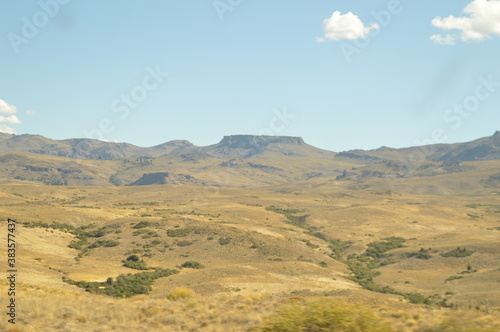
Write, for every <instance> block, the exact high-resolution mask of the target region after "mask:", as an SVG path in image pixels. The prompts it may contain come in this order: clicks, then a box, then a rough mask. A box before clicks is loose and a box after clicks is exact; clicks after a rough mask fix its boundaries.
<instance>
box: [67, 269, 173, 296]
mask: <svg viewBox="0 0 500 332" xmlns="http://www.w3.org/2000/svg"><path fill="white" fill-rule="evenodd" d="M176 273H179V271H177V270H170V269H156V270H155V271H154V272H141V273H136V274H130V273H129V274H127V275H125V274H121V275H119V276H118V277H117V278H116V280H113V279H112V278H108V279H107V280H106V281H105V282H87V281H74V280H71V279H68V278H66V277H63V278H62V280H63V281H64V282H66V283H68V284H70V285H75V286H78V287H80V288H84V289H85V290H86V291H87V292H90V293H94V294H104V295H108V296H113V297H131V296H134V295H137V294H149V292H151V289H152V287H151V285H152V284H153V282H154V281H155V280H156V279H159V278H163V277H167V276H170V275H172V274H176Z"/></svg>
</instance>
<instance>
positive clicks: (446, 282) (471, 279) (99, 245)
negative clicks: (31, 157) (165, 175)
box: [0, 179, 500, 332]
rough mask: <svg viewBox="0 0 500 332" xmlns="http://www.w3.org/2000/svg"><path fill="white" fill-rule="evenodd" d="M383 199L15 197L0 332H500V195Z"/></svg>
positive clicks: (32, 193) (40, 191)
mask: <svg viewBox="0 0 500 332" xmlns="http://www.w3.org/2000/svg"><path fill="white" fill-rule="evenodd" d="M408 181H413V180H411V179H410V180H408ZM415 183H416V182H415ZM370 185H371V186H372V187H371V189H366V188H362V189H356V188H354V187H353V184H352V183H350V182H338V181H336V182H334V181H332V182H329V181H327V182H321V183H320V182H318V183H315V182H310V183H309V184H308V185H307V186H305V185H304V186H300V185H294V186H292V185H284V186H282V187H274V188H272V189H270V188H260V189H256V188H254V189H242V188H209V190H208V189H207V188H204V187H189V186H174V185H163V186H144V187H63V186H57V187H56V186H43V185H35V184H31V183H23V182H19V183H9V184H2V185H0V215H1V216H2V217H1V218H2V219H3V220H6V219H7V218H13V219H16V220H17V221H18V228H17V229H16V239H17V241H18V247H17V259H18V262H17V264H18V270H19V277H18V279H17V282H18V284H17V292H16V296H17V301H18V302H17V303H18V305H17V324H16V325H15V326H13V325H12V324H8V323H7V319H6V318H5V317H4V318H3V319H1V320H0V324H1V325H0V329H2V330H8V331H58V330H60V331H112V330H114V331H132V330H133V331H290V332H291V331H353V332H355V331H356V332H357V331H367V332H368V331H370V332H375V331H397V332H399V331H401V332H405V331H409V332H412V331H415V332H469V331H473V332H474V331H476V332H486V331H490V332H494V331H500V318H499V317H498V310H499V309H500V289H499V287H498V285H499V281H500V269H499V268H498V267H499V266H500V255H499V247H498V243H499V239H500V223H499V222H500V204H499V203H498V193H497V192H484V193H481V194H476V195H455V196H450V195H441V194H428V193H425V194H418V195H417V194H410V193H404V192H399V193H396V192H387V191H384V190H380V189H377V183H376V181H375V182H373V183H370ZM406 185H407V186H408V187H411V186H412V185H413V183H412V182H408V183H407V184H406ZM4 226H5V225H4ZM4 226H2V227H3V228H2V229H1V230H0V235H1V237H0V238H1V241H2V243H6V235H5V234H6V230H7V228H6V226H5V227H4ZM4 248H5V247H4ZM5 252H6V250H5V249H2V253H5ZM2 257H6V255H5V254H3V256H2ZM1 259H2V260H4V259H3V258H1ZM1 267H2V271H6V269H4V261H2V263H1ZM174 270H175V272H174ZM141 273H143V274H141ZM129 274H130V276H129V277H126V276H127V275H129ZM124 276H125V277H124ZM136 277H137V278H136ZM122 286H126V287H122ZM85 289H86V290H88V291H89V292H85ZM0 294H1V297H0V299H1V301H0V302H1V306H2V307H5V306H6V298H7V296H6V294H7V281H6V278H2V281H1V282H0ZM106 294H107V295H106ZM119 297H121V298H119ZM339 303H340V304H339ZM2 316H5V314H2Z"/></svg>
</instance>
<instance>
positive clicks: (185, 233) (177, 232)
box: [167, 228, 193, 237]
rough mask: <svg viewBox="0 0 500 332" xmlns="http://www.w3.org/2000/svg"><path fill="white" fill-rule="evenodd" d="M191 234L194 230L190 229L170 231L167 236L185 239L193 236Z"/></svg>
mask: <svg viewBox="0 0 500 332" xmlns="http://www.w3.org/2000/svg"><path fill="white" fill-rule="evenodd" d="M191 232H193V230H192V229H190V228H180V229H169V230H168V231H167V235H168V236H170V237H184V236H188V235H189V234H191Z"/></svg>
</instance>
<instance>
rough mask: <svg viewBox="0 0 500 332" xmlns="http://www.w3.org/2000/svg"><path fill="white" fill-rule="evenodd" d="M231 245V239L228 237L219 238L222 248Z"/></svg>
mask: <svg viewBox="0 0 500 332" xmlns="http://www.w3.org/2000/svg"><path fill="white" fill-rule="evenodd" d="M229 243H231V238H228V237H221V238H219V244H220V245H221V246H224V245H226V244H229Z"/></svg>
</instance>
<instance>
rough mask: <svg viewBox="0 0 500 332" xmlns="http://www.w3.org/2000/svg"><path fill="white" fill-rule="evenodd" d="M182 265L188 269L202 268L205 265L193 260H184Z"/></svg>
mask: <svg viewBox="0 0 500 332" xmlns="http://www.w3.org/2000/svg"><path fill="white" fill-rule="evenodd" d="M181 266H182V267H185V268H189V269H203V268H205V266H204V265H203V264H201V263H199V262H195V261H188V262H185V263H184V264H182V265H181Z"/></svg>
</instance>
